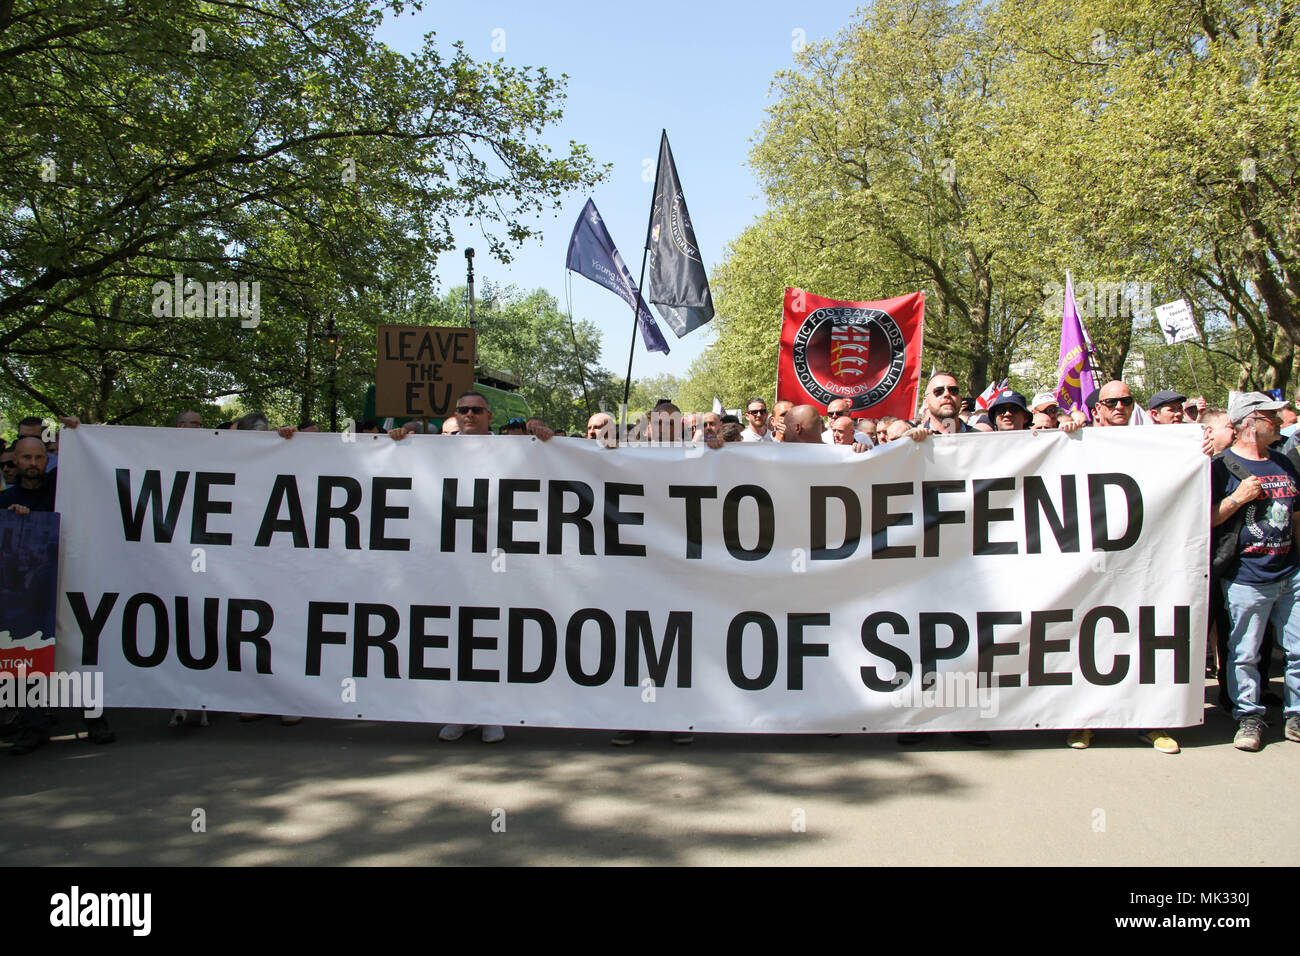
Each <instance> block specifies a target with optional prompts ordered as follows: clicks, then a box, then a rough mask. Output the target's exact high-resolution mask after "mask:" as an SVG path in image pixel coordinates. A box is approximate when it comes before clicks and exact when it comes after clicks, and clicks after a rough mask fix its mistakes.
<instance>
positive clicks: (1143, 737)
mask: <svg viewBox="0 0 1300 956" xmlns="http://www.w3.org/2000/svg"><path fill="white" fill-rule="evenodd" d="M1138 740H1140V741H1142V742H1143V743H1147V744H1150V745H1151V746H1152V747H1155V748H1156V750H1159V751H1160V752H1161V753H1162V754H1176V753H1178V743H1177V742H1176V741H1175V740H1174V738H1173V737H1170V736H1169V735H1168V734H1167V733H1165V732H1164V731H1163V730H1148V731H1147V732H1146V733H1144V734H1138Z"/></svg>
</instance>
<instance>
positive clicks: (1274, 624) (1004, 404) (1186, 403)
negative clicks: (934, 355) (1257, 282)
mask: <svg viewBox="0 0 1300 956" xmlns="http://www.w3.org/2000/svg"><path fill="white" fill-rule="evenodd" d="M1085 404H1086V406H1087V409H1088V411H1087V413H1085V412H1084V411H1082V410H1073V411H1066V410H1064V409H1063V408H1062V407H1061V406H1060V404H1059V403H1058V401H1057V399H1056V396H1054V395H1052V394H1050V393H1044V394H1039V395H1035V396H1034V398H1033V400H1032V401H1028V400H1026V398H1025V396H1024V395H1022V394H1021V393H1019V392H1016V391H1014V390H1010V389H1003V390H1002V391H999V392H997V393H995V394H994V395H993V396H992V398H991V399H989V400H988V402H987V407H980V403H979V402H977V401H976V400H974V399H972V398H970V397H963V396H962V393H961V389H960V387H959V385H958V382H957V379H956V377H954V376H953V375H950V374H947V373H938V374H934V375H932V376H931V378H930V380H929V381H928V382H927V383H926V386H925V392H924V396H923V398H922V401H921V405H920V409H919V413H918V415H917V416H916V418H914V419H898V418H892V417H881V418H876V419H873V418H867V417H854V415H853V412H852V408H851V406H850V403H849V401H848V400H846V399H837V400H835V401H832V402H831V403H830V405H829V406H828V407H827V409H826V415H825V418H823V415H822V411H821V409H820V408H819V407H816V406H812V405H795V404H794V403H792V402H789V401H778V402H776V403H775V405H774V406H773V407H772V409H771V412H770V414H769V410H768V405H767V402H766V401H765V400H764V399H763V398H761V397H755V398H751V399H750V400H749V401H748V402H746V403H745V408H744V417H745V422H744V423H743V425H742V423H741V421H740V420H739V419H738V418H737V417H736V416H733V415H726V414H718V413H715V412H705V413H703V414H694V413H692V414H686V415H683V414H682V412H681V409H680V408H678V407H677V405H675V404H674V403H673V402H672V401H670V400H668V399H663V400H660V401H659V402H658V403H656V405H655V406H654V408H653V409H652V410H651V411H649V412H648V413H646V414H645V415H643V416H641V417H640V418H638V419H637V420H636V421H635V422H633V423H631V424H627V425H624V424H620V423H619V422H617V421H616V420H615V418H614V416H613V415H612V414H610V413H608V412H604V411H602V412H597V413H595V414H593V415H591V416H590V418H589V419H588V421H587V428H586V436H585V437H586V438H587V439H589V440H593V441H596V442H598V443H600V444H601V445H602V446H604V447H606V448H616V447H618V446H619V445H620V444H624V443H649V444H652V445H653V444H681V443H686V442H691V443H698V444H701V445H705V446H707V447H709V448H710V449H713V450H719V449H722V448H724V447H725V446H726V445H727V444H730V443H736V442H740V443H744V442H781V443H787V444H834V445H847V446H851V447H852V448H853V450H854V451H855V452H857V453H867V452H869V451H870V450H871V449H872V448H874V447H876V446H879V445H883V444H887V443H888V442H891V441H899V440H901V439H905V438H906V439H910V440H913V441H925V440H936V441H941V440H944V439H945V437H946V436H950V435H957V434H962V433H972V432H1001V431H1023V430H1028V429H1059V430H1061V431H1062V432H1067V433H1069V432H1074V431H1077V430H1079V429H1081V428H1085V427H1103V428H1104V427H1117V426H1133V425H1146V424H1150V425H1165V424H1182V423H1192V424H1199V425H1200V426H1201V450H1202V451H1203V452H1204V453H1205V454H1206V455H1209V456H1211V459H1212V461H1211V485H1212V501H1211V502H1210V504H1211V524H1212V527H1213V537H1212V542H1213V546H1212V551H1213V552H1214V554H1213V560H1212V561H1211V581H1210V589H1209V595H1208V604H1209V611H1210V613H1209V615H1208V617H1209V620H1210V632H1209V635H1208V637H1209V640H1208V647H1209V648H1210V649H1211V651H1212V656H1211V657H1210V659H1209V660H1208V661H1207V667H1208V669H1209V672H1210V674H1211V675H1212V676H1214V677H1216V678H1217V680H1218V683H1219V704H1220V706H1222V707H1223V708H1224V709H1225V710H1227V711H1229V712H1230V713H1231V714H1232V716H1233V717H1234V719H1236V721H1237V723H1238V727H1237V731H1236V735H1235V737H1234V745H1235V746H1236V747H1237V748H1238V749H1241V750H1248V751H1255V750H1259V749H1260V747H1261V746H1262V745H1263V738H1264V731H1265V730H1266V729H1267V727H1268V725H1267V723H1266V722H1265V715H1266V712H1267V707H1268V706H1270V705H1276V704H1279V703H1280V704H1282V706H1283V720H1284V735H1285V737H1286V739H1287V740H1291V741H1296V742H1300V560H1298V559H1297V549H1296V546H1295V545H1296V535H1297V532H1298V531H1300V519H1297V517H1296V515H1297V514H1298V513H1300V450H1298V449H1297V443H1298V442H1300V430H1298V429H1297V415H1296V410H1295V407H1294V406H1293V405H1291V404H1290V403H1286V402H1281V401H1276V400H1274V399H1272V398H1270V397H1269V396H1267V395H1264V394H1262V393H1259V392H1248V393H1233V394H1232V395H1231V396H1230V400H1229V402H1228V407H1227V408H1226V409H1225V408H1210V407H1208V406H1207V403H1206V402H1205V400H1204V398H1196V399H1189V398H1188V396H1186V395H1183V394H1181V393H1179V392H1176V391H1172V390H1161V391H1158V392H1156V393H1155V394H1154V395H1152V396H1151V398H1150V399H1149V400H1148V401H1147V402H1146V407H1145V409H1143V408H1140V407H1138V405H1137V403H1136V401H1135V399H1134V396H1133V392H1132V390H1131V389H1130V388H1129V386H1128V385H1127V384H1125V383H1124V382H1122V381H1111V382H1107V383H1106V384H1105V385H1103V386H1102V387H1101V388H1100V389H1097V390H1096V391H1095V392H1094V393H1093V394H1092V395H1090V396H1088V398H1087V400H1086V402H1085ZM492 418H493V413H492V409H491V407H490V405H489V402H488V400H487V398H486V397H485V396H484V395H482V394H481V393H479V392H477V391H472V390H471V391H467V392H465V393H464V394H463V395H461V396H460V397H459V398H458V399H457V401H456V405H455V410H454V414H453V415H451V416H449V417H448V418H447V419H446V420H445V421H444V423H443V425H442V427H441V429H438V430H436V433H438V434H441V435H443V436H448V435H479V436H486V435H492V434H498V435H506V436H531V437H532V438H535V439H537V440H540V441H543V442H545V441H549V440H551V439H552V438H554V437H557V436H556V433H555V432H554V431H553V430H552V429H550V428H549V427H548V426H547V425H546V423H545V422H544V421H542V420H541V419H540V418H528V419H522V418H510V419H508V420H507V421H506V422H504V423H503V424H502V425H501V426H500V427H499V428H498V430H497V431H496V432H495V433H494V432H493V430H492ZM61 421H62V423H63V425H64V426H65V427H72V428H75V427H76V426H77V424H78V421H77V419H75V418H64V419H61ZM175 426H176V427H178V428H202V427H204V425H203V422H202V416H201V415H199V413H198V412H195V411H192V410H186V411H182V412H181V413H180V414H179V415H177V416H176V419H175ZM216 427H217V428H219V429H226V428H229V429H232V430H235V431H267V430H274V431H276V432H278V433H279V434H280V435H281V436H282V437H284V438H292V437H293V435H294V434H296V433H297V432H300V431H301V432H311V431H318V430H319V428H318V426H317V425H316V423H314V422H311V421H304V422H301V423H300V424H299V425H297V426H283V427H279V428H274V429H272V427H271V425H270V424H269V422H268V420H267V418H266V416H265V415H264V414H262V413H260V412H252V413H249V414H247V415H244V416H242V417H241V418H239V419H236V420H234V421H228V422H222V423H221V424H220V425H217V426H216ZM355 429H356V431H357V432H359V433H370V434H378V433H380V432H381V431H382V429H381V426H380V424H379V423H378V422H377V421H375V420H373V419H368V420H363V421H360V422H357V423H355ZM51 432H52V429H48V428H47V426H46V425H45V423H43V422H42V421H41V420H40V419H38V418H28V419H24V420H23V421H22V422H20V423H19V426H18V435H19V437H18V440H17V441H15V442H14V443H13V444H12V445H11V446H8V447H6V448H3V453H2V454H0V466H3V479H4V490H3V491H0V508H7V509H9V510H11V511H13V512H15V513H17V514H19V515H23V514H28V513H30V512H32V511H53V510H54V490H55V484H56V481H57V468H56V466H57V436H56V435H53V434H51ZM426 433H430V434H433V433H435V429H433V428H431V427H429V426H428V425H426V423H424V422H422V421H411V422H407V423H406V424H405V425H402V426H400V427H395V428H392V429H390V430H389V432H388V434H389V435H390V437H391V438H392V439H394V440H395V441H402V440H404V439H407V438H408V437H409V436H412V435H423V434H426ZM1279 641H1280V643H1281V645H1282V648H1283V650H1284V652H1285V659H1286V665H1285V680H1284V687H1285V701H1284V702H1282V701H1277V700H1275V699H1274V698H1273V697H1272V695H1270V694H1269V693H1268V691H1267V689H1266V688H1267V685H1268V676H1269V666H1270V660H1271V655H1272V651H1273V644H1274V643H1275V642H1279ZM10 716H11V717H12V719H11V720H10V721H9V722H8V723H7V724H5V726H4V728H3V731H2V732H3V735H5V736H9V737H12V738H13V744H12V746H11V747H10V753H11V754H13V755H22V754H26V753H31V752H32V751H33V750H35V749H36V748H37V747H39V746H41V745H42V744H44V743H45V742H46V740H48V738H49V727H50V722H49V715H48V714H44V713H42V712H40V711H39V710H38V709H34V708H27V709H25V710H24V711H21V712H19V713H17V714H16V715H10ZM261 716H262V715H255V714H245V715H241V719H244V720H252V719H258V718H259V717H261ZM181 717H183V713H181V712H178V713H177V714H174V715H173V719H172V722H173V723H177V722H179V720H178V718H181ZM300 720H301V718H299V717H292V716H286V717H282V718H281V721H282V722H283V723H285V724H294V723H297V722H299V721H300ZM87 723H88V729H89V731H90V736H91V739H92V740H95V741H96V742H99V743H108V742H111V741H112V740H113V739H114V738H113V733H112V731H111V730H109V728H108V724H107V721H106V720H105V719H104V718H103V717H100V718H96V719H95V720H94V721H88V722H87ZM467 729H472V728H466V727H464V726H461V725H458V724H448V725H445V726H444V727H442V728H441V730H440V731H439V737H440V739H442V740H445V741H453V740H457V739H459V738H460V737H461V736H463V734H464V733H465V732H466V730H467ZM477 729H479V730H480V731H481V737H482V740H483V741H484V742H485V743H494V742H497V741H500V740H502V739H504V737H505V732H504V730H503V728H502V727H501V726H499V725H488V726H483V727H481V728H477ZM644 735H645V732H643V731H636V730H628V731H621V732H619V733H618V734H616V735H615V736H614V738H613V741H612V742H613V743H614V744H616V745H628V744H632V743H635V742H636V741H637V740H639V739H641V738H642V737H643V736H644ZM670 736H671V739H672V740H674V741H675V742H677V743H682V744H686V743H690V742H691V740H692V735H691V734H689V733H684V732H681V733H674V734H672V735H670ZM958 736H959V737H960V739H962V740H963V741H964V742H966V743H969V744H971V745H972V746H988V745H989V744H990V743H991V738H990V737H989V735H988V734H986V733H983V732H980V731H969V732H965V733H962V734H959V735H958ZM1139 736H1140V738H1141V739H1142V740H1143V741H1144V742H1145V743H1147V744H1149V745H1151V746H1153V747H1154V748H1155V749H1157V750H1159V751H1161V752H1163V753H1171V754H1172V753H1177V752H1178V750H1179V748H1178V744H1177V743H1176V742H1175V741H1174V739H1173V738H1172V737H1171V735H1170V734H1168V733H1167V732H1166V731H1163V730H1150V731H1142V732H1141V733H1140V734H1139ZM922 737H923V735H921V734H902V735H899V738H898V739H899V742H900V743H902V744H913V743H916V742H917V741H919V740H920V739H922ZM1067 742H1068V744H1069V746H1071V747H1073V748H1075V749H1085V748H1087V747H1088V746H1090V745H1091V742H1092V731H1090V730H1086V729H1083V730H1076V731H1072V732H1071V733H1070V734H1069V735H1068V737H1067Z"/></svg>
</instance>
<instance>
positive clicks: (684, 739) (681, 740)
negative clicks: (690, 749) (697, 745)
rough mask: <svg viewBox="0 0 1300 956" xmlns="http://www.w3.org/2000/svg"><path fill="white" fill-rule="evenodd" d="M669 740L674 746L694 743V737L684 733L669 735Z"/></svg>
mask: <svg viewBox="0 0 1300 956" xmlns="http://www.w3.org/2000/svg"><path fill="white" fill-rule="evenodd" d="M669 739H670V740H672V742H673V743H675V744H691V743H694V742H695V735H694V734H688V733H685V732H681V731H679V732H677V733H674V734H670V735H669Z"/></svg>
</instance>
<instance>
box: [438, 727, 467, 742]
mask: <svg viewBox="0 0 1300 956" xmlns="http://www.w3.org/2000/svg"><path fill="white" fill-rule="evenodd" d="M464 735H465V725H464V724H446V725H445V726H444V727H443V728H442V730H440V731H438V739H439V740H445V741H447V742H448V743H450V742H451V741H453V740H460V738H461V737H463V736H464Z"/></svg>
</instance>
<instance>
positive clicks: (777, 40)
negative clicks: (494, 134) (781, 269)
mask: <svg viewBox="0 0 1300 956" xmlns="http://www.w3.org/2000/svg"><path fill="white" fill-rule="evenodd" d="M856 6H857V5H856V4H854V3H850V2H842V3H841V2H822V3H802V4H796V3H788V2H787V3H773V2H758V3H734V4H733V3H714V2H708V0H697V2H694V3H687V2H677V0H664V2H659V3H646V4H617V5H616V4H607V5H599V6H598V5H595V4H591V5H587V4H572V5H569V4H560V3H536V2H534V3H522V2H518V3H515V2H472V3H465V4H463V5H454V6H453V5H445V4H437V5H434V4H428V5H427V6H426V8H425V9H424V10H422V11H418V12H409V11H408V13H406V14H405V15H403V16H402V17H390V18H389V20H388V21H387V22H385V24H384V26H383V27H382V28H381V30H380V31H379V33H378V38H379V39H380V40H381V41H382V42H384V43H386V44H387V45H388V46H390V47H392V48H393V49H395V50H399V51H403V52H414V51H415V50H417V49H418V48H419V47H420V46H421V44H422V42H423V37H424V35H425V34H426V33H428V32H430V31H433V32H435V33H436V34H437V44H438V46H439V48H440V49H443V50H446V51H449V50H450V48H451V44H452V43H453V42H454V41H456V40H461V41H463V42H464V44H465V50H466V52H467V53H468V54H469V55H470V56H472V57H474V58H475V59H478V60H498V59H502V60H504V61H505V62H506V63H507V64H508V65H511V66H544V67H546V68H547V70H548V71H549V72H550V73H551V74H552V75H559V74H561V73H565V74H568V76H569V80H568V84H567V92H568V100H567V102H566V104H565V107H564V114H565V115H564V119H563V121H562V122H561V123H560V124H559V126H557V127H554V128H553V129H552V130H550V131H549V132H548V134H547V135H546V137H545V142H547V143H550V144H551V145H552V147H553V148H554V149H557V150H558V149H559V148H560V147H562V146H565V145H567V143H568V141H569V140H571V139H572V140H576V141H577V142H579V143H583V144H585V145H586V146H587V147H588V149H589V150H590V152H591V154H592V155H593V156H594V157H595V159H596V160H597V161H598V162H600V163H610V164H612V168H611V169H610V174H609V177H608V178H607V179H606V180H605V181H604V182H603V183H601V184H600V185H599V186H597V187H596V190H595V192H594V193H593V194H592V195H591V198H592V199H594V200H595V202H596V206H597V207H598V208H599V209H600V213H601V216H602V217H603V218H604V220H605V224H606V226H607V228H608V229H609V231H610V234H611V235H612V236H613V238H614V242H615V243H616V244H617V246H618V248H619V251H620V252H621V253H622V254H623V258H624V260H626V262H627V265H628V269H629V270H630V271H631V272H632V276H633V278H634V279H635V278H638V277H639V275H640V266H641V244H642V242H643V241H644V238H645V230H646V220H647V217H648V215H649V211H650V198H651V197H650V193H651V190H652V188H653V185H654V164H655V158H656V156H657V154H658V148H659V131H660V129H661V128H662V129H667V130H668V139H669V142H670V143H671V144H672V149H673V157H674V159H675V160H676V162H677V171H678V174H679V176H680V178H681V182H682V189H683V192H684V193H685V196H686V202H687V205H688V206H689V208H690V211H691V220H692V222H693V224H694V226H695V235H696V238H697V239H698V241H699V244H700V249H701V251H702V253H703V258H704V263H705V265H706V267H708V268H709V269H710V270H711V269H712V267H713V266H714V265H715V264H716V263H717V262H718V261H719V260H720V259H721V258H722V256H723V253H724V251H725V248H726V245H727V243H729V242H730V241H731V240H733V239H735V238H736V237H737V236H738V235H739V234H740V233H741V231H742V230H743V229H744V228H745V227H746V226H747V225H749V224H750V223H751V222H753V220H754V219H755V218H756V217H757V216H758V215H759V214H760V213H761V212H762V210H763V201H762V197H761V194H760V193H761V191H760V189H759V186H758V184H757V183H756V182H755V180H754V177H753V175H752V173H751V171H750V169H749V167H748V165H747V160H748V154H749V150H750V147H751V142H750V140H751V138H752V137H754V136H755V135H756V133H757V131H758V129H759V127H760V126H761V125H762V123H763V119H764V116H765V113H764V111H765V108H766V106H767V105H768V103H769V102H770V101H769V99H768V92H769V88H770V85H771V81H772V77H773V76H774V74H775V73H776V72H777V71H778V70H780V69H783V68H788V67H790V66H792V65H793V62H794V52H793V51H794V48H795V45H796V44H797V43H798V42H799V41H800V40H801V39H805V40H806V41H807V42H813V41H815V40H819V39H824V38H828V37H831V36H834V35H835V34H836V33H838V32H839V31H840V30H841V29H843V28H844V27H845V26H847V25H848V23H849V21H850V20H851V19H852V18H853V15H854V11H855V9H856ZM494 31H495V32H494ZM494 41H495V42H496V43H497V46H498V48H499V47H500V46H501V45H503V44H504V50H500V49H497V50H494V49H493V43H494ZM587 198H588V197H587V196H586V195H580V194H578V193H574V194H572V195H571V196H570V197H569V198H568V199H566V201H565V203H564V205H563V206H562V207H561V209H560V210H559V211H558V212H556V213H553V214H552V213H546V214H544V215H543V216H542V217H540V218H539V219H537V220H536V221H535V225H536V226H537V228H539V229H540V231H541V233H542V239H541V241H536V240H535V241H533V242H530V243H529V244H527V245H526V246H524V247H523V248H520V249H519V250H517V252H516V253H515V258H514V261H513V262H512V263H511V264H510V265H509V266H508V267H507V266H503V265H502V264H501V263H498V262H495V261H494V260H492V259H491V258H490V257H489V256H488V255H487V254H486V252H487V250H486V244H485V243H484V242H483V241H482V237H481V234H480V233H479V232H478V230H477V228H476V227H475V225H474V224H473V223H469V222H464V223H462V224H461V225H460V228H459V229H458V230H457V238H458V241H459V246H460V248H458V249H457V250H456V251H455V252H449V253H446V254H444V255H443V256H442V257H441V258H440V259H439V261H438V267H437V268H438V275H439V278H440V279H441V283H442V287H443V288H444V289H445V288H448V287H450V286H453V285H458V284H463V283H464V281H465V260H464V255H463V249H464V247H465V246H473V247H474V248H475V250H476V253H477V255H476V257H475V274H476V280H477V281H478V283H479V284H480V285H481V283H482V282H483V280H484V279H489V280H492V281H496V282H502V283H514V284H515V285H517V286H519V287H520V288H522V289H533V288H539V287H540V288H545V289H547V290H548V291H550V292H551V293H552V294H553V295H554V296H555V297H556V298H557V299H558V300H559V302H560V307H561V308H564V306H565V289H564V277H565V270H564V257H565V253H566V251H567V248H568V242H569V234H570V233H571V232H572V230H573V224H574V222H575V221H576V220H577V218H578V214H579V212H581V210H582V206H583V204H584V203H585V202H586V200H587ZM572 288H573V295H572V303H573V311H574V317H575V318H577V319H589V320H591V321H592V322H594V323H596V325H597V326H598V327H599V328H600V330H601V333H602V344H603V354H602V357H601V364H602V365H604V366H605V367H606V368H608V369H610V370H611V371H613V372H615V373H616V374H618V375H622V374H624V373H625V372H626V371H627V355H628V346H629V344H630V341H631V334H632V314H631V309H629V308H628V307H627V306H626V305H624V304H623V302H622V301H621V300H620V299H619V298H618V297H617V296H616V295H614V293H612V292H609V291H607V290H605V289H602V288H601V287H599V286H597V285H595V284H594V283H592V282H590V281H589V280H587V279H584V278H582V277H581V276H574V277H573V282H572ZM780 310H781V303H780V302H774V303H773V313H772V314H773V322H774V323H776V322H779V321H780ZM660 326H661V328H662V329H663V331H664V337H665V338H666V339H667V340H668V344H669V346H670V348H671V349H672V352H671V353H670V354H669V355H668V356H663V355H661V354H659V353H647V352H646V351H645V350H644V346H643V345H642V344H641V343H640V342H638V343H637V358H636V363H635V365H634V366H633V370H632V374H633V378H634V379H635V378H642V377H645V376H649V375H656V374H663V373H671V374H674V375H680V376H685V374H686V371H687V369H688V367H689V366H690V363H691V361H692V360H693V359H695V357H696V356H698V355H699V354H700V353H701V352H702V351H703V350H704V348H705V347H706V346H707V345H708V344H709V342H710V340H711V331H710V329H709V327H708V326H706V327H705V328H703V329H700V330H697V331H696V332H693V333H691V334H690V335H688V336H687V337H686V338H683V339H678V338H677V337H676V336H675V335H673V333H672V332H671V331H670V330H669V329H668V328H667V326H666V325H665V324H664V323H662V322H661V323H660ZM772 363H773V370H774V372H775V367H776V356H775V355H774V356H773V357H772Z"/></svg>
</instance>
